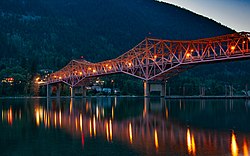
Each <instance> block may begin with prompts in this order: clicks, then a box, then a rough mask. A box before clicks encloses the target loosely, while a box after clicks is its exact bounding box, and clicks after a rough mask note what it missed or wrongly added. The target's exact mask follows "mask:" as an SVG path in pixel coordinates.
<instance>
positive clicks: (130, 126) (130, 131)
mask: <svg viewBox="0 0 250 156" xmlns="http://www.w3.org/2000/svg"><path fill="white" fill-rule="evenodd" d="M128 127H129V141H130V143H131V144H132V143H133V134H132V124H131V122H130V123H129V126H128Z"/></svg>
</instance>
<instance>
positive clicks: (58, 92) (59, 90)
mask: <svg viewBox="0 0 250 156" xmlns="http://www.w3.org/2000/svg"><path fill="white" fill-rule="evenodd" d="M61 88H62V87H61V84H60V83H58V84H57V86H56V97H57V98H60V96H61Z"/></svg>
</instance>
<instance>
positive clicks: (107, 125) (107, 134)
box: [106, 122, 109, 141]
mask: <svg viewBox="0 0 250 156" xmlns="http://www.w3.org/2000/svg"><path fill="white" fill-rule="evenodd" d="M106 137H107V141H109V124H108V123H107V122H106Z"/></svg>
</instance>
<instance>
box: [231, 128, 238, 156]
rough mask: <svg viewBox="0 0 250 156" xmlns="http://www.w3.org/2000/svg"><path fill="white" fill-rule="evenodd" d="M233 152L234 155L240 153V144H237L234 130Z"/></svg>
mask: <svg viewBox="0 0 250 156" xmlns="http://www.w3.org/2000/svg"><path fill="white" fill-rule="evenodd" d="M231 152H232V155H233V156H238V154H239V153H238V152H239V149H238V145H237V142H236V136H235V134H234V132H232V139H231Z"/></svg>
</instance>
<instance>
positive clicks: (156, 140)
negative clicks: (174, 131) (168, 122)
mask: <svg viewBox="0 0 250 156" xmlns="http://www.w3.org/2000/svg"><path fill="white" fill-rule="evenodd" d="M155 148H156V149H158V148H159V142H158V134H157V130H156V129H155Z"/></svg>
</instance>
